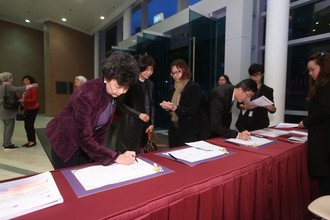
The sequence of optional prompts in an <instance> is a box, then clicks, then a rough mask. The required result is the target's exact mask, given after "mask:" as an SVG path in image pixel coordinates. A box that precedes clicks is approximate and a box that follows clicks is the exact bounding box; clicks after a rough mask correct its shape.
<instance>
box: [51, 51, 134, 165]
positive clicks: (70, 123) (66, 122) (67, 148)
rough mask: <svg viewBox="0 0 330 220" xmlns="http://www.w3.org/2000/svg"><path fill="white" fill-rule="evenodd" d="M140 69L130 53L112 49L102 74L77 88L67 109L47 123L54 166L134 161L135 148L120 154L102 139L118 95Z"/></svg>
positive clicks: (129, 162) (124, 91) (132, 80)
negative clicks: (106, 145) (105, 144)
mask: <svg viewBox="0 0 330 220" xmlns="http://www.w3.org/2000/svg"><path fill="white" fill-rule="evenodd" d="M138 73H139V67H138V65H137V62H136V60H135V59H134V58H133V57H132V56H131V55H130V54H128V53H123V52H113V53H112V54H111V55H110V57H108V58H107V59H106V60H105V61H104V63H103V65H102V74H103V76H102V77H100V78H98V79H94V80H90V81H88V82H86V83H85V84H84V85H82V86H81V87H80V88H79V89H77V90H75V91H74V93H73V94H72V96H71V98H70V100H69V103H68V104H67V105H66V106H65V108H64V110H63V111H62V112H61V113H60V114H59V115H58V116H56V117H55V118H54V119H53V120H52V121H50V122H49V123H48V125H47V127H46V133H47V136H48V138H49V141H50V143H51V145H52V149H51V151H52V163H53V166H54V168H56V169H58V168H64V167H70V166H75V165H80V164H86V163H91V162H100V163H101V164H103V165H109V164H111V163H113V162H116V163H120V164H132V163H133V162H134V159H135V152H134V151H126V152H125V153H123V154H118V153H116V152H115V151H112V150H110V149H109V148H106V147H105V146H104V145H103V139H104V136H105V134H106V131H107V130H108V128H109V126H110V124H111V121H112V116H113V113H114V112H115V109H116V98H117V97H118V96H120V95H122V94H124V93H126V92H127V90H128V88H129V86H131V85H132V84H133V83H134V82H135V81H136V80H137V76H138Z"/></svg>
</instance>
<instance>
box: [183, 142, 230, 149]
mask: <svg viewBox="0 0 330 220" xmlns="http://www.w3.org/2000/svg"><path fill="white" fill-rule="evenodd" d="M186 144H187V145H189V146H192V147H195V148H197V149H204V150H215V151H216V150H219V149H221V150H226V148H224V147H220V146H217V145H214V144H210V143H208V142H206V141H194V142H188V143H186Z"/></svg>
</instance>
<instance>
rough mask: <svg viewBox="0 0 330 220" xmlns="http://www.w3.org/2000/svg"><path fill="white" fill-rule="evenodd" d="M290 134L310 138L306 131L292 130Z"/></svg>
mask: <svg viewBox="0 0 330 220" xmlns="http://www.w3.org/2000/svg"><path fill="white" fill-rule="evenodd" d="M289 132H290V134H299V135H302V136H308V133H307V132H306V131H296V130H291V131H289Z"/></svg>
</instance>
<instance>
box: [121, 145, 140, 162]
mask: <svg viewBox="0 0 330 220" xmlns="http://www.w3.org/2000/svg"><path fill="white" fill-rule="evenodd" d="M121 145H122V146H123V147H124V148H125V150H126V151H128V149H127V147H126V146H125V145H124V144H123V142H121ZM132 156H133V155H132ZM133 157H134V156H133ZM135 161H136V162H139V161H138V160H137V159H136V157H135Z"/></svg>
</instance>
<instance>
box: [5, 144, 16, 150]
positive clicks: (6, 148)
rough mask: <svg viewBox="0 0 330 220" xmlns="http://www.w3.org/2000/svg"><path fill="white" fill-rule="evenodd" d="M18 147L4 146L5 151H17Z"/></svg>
mask: <svg viewBox="0 0 330 220" xmlns="http://www.w3.org/2000/svg"><path fill="white" fill-rule="evenodd" d="M17 148H18V147H17V146H16V145H15V144H12V145H10V146H6V147H5V146H3V149H5V150H15V149H17Z"/></svg>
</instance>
